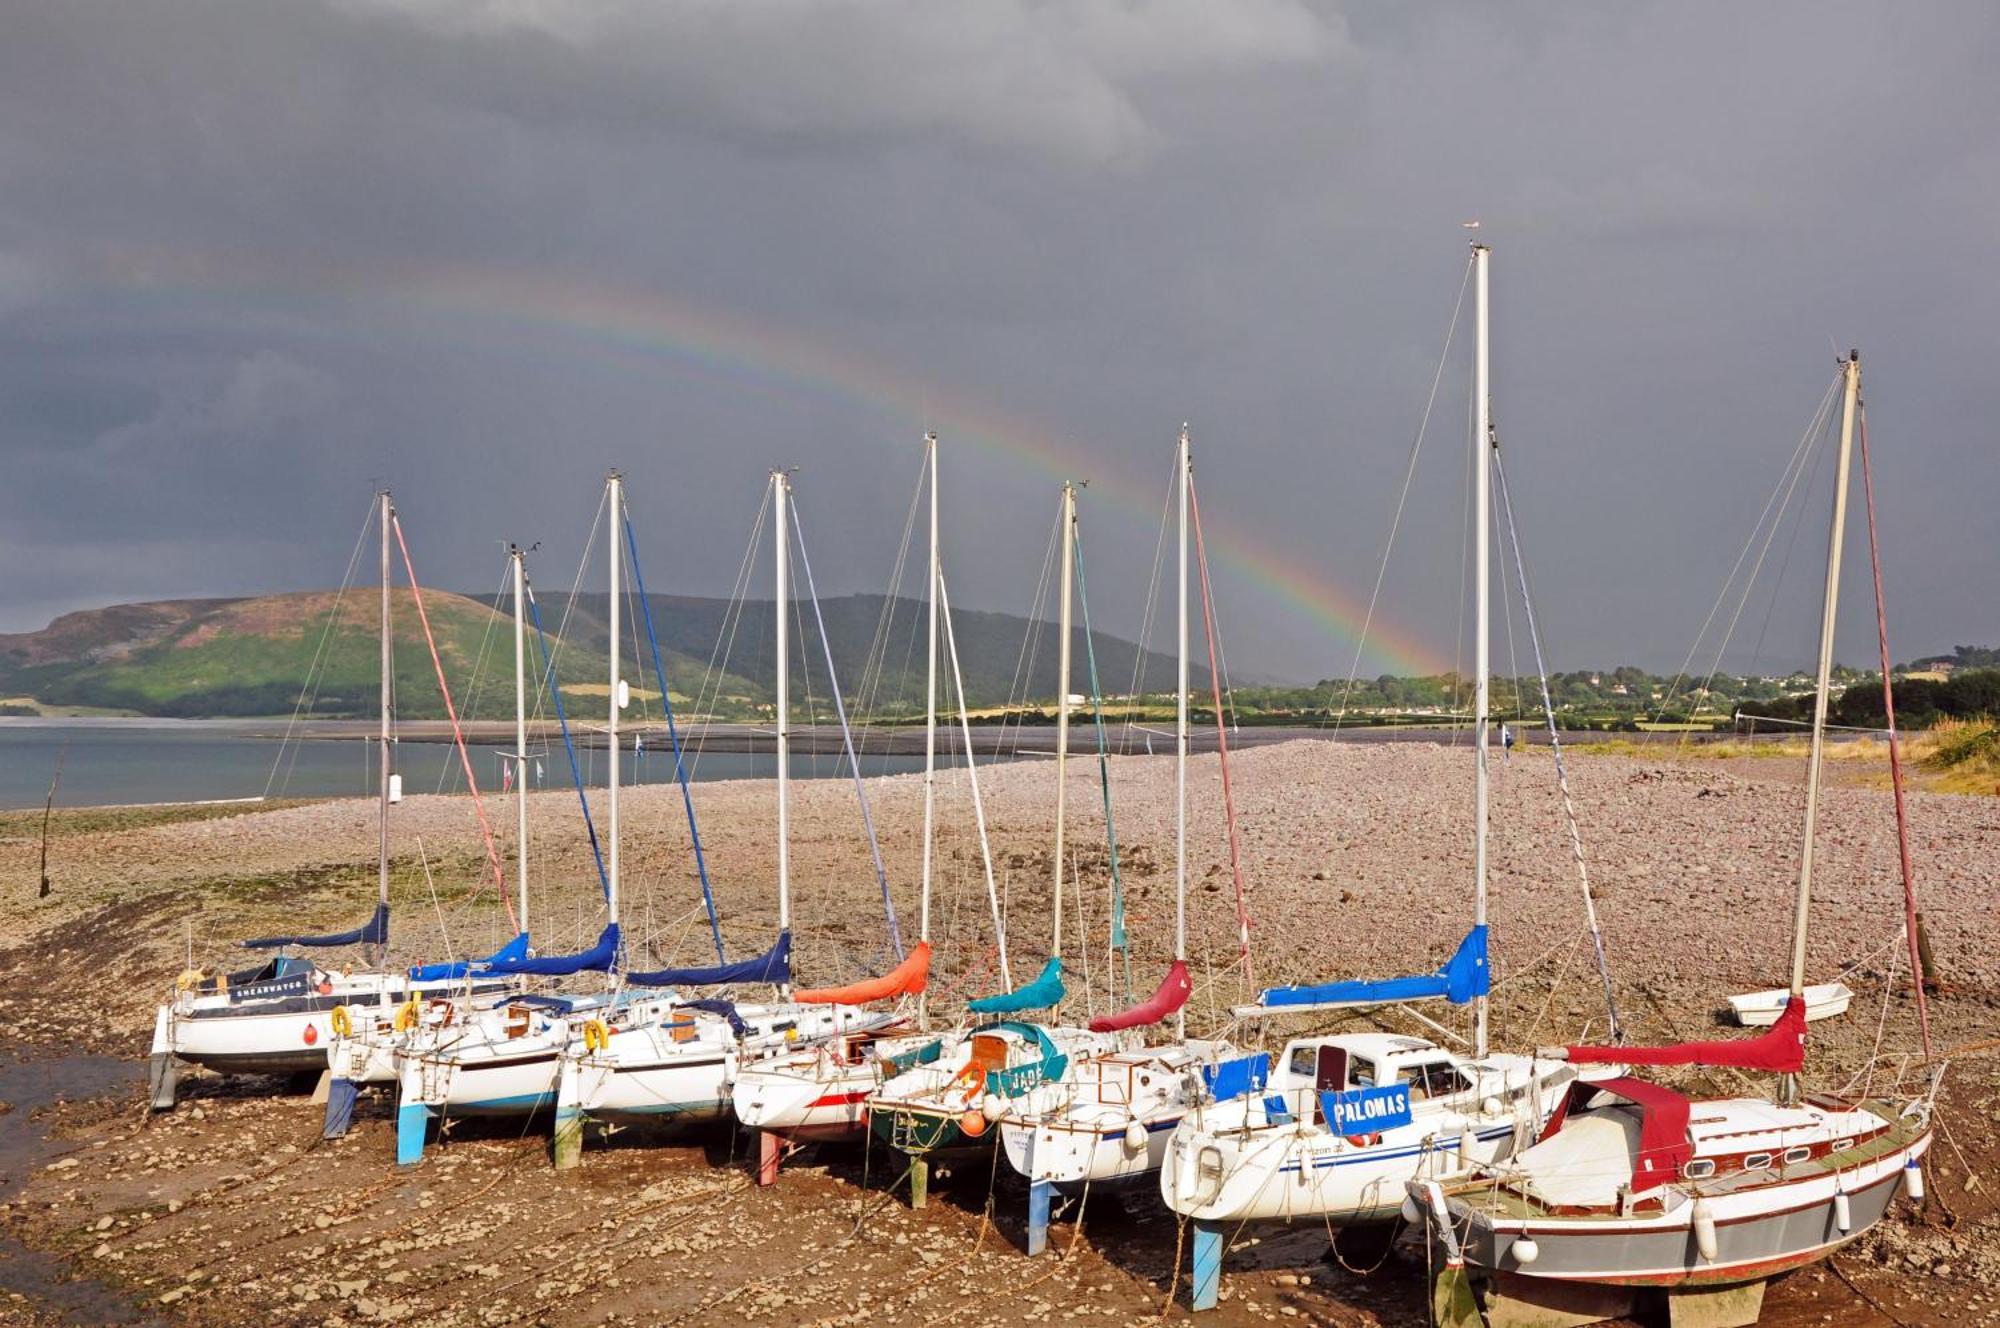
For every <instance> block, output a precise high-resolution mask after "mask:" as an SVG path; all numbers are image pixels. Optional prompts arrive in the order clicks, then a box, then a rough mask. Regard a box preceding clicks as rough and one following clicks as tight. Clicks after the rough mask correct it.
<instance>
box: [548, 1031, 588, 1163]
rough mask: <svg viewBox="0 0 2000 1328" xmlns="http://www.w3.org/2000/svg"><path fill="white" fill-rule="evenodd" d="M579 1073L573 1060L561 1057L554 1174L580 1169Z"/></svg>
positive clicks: (581, 1137)
mask: <svg viewBox="0 0 2000 1328" xmlns="http://www.w3.org/2000/svg"><path fill="white" fill-rule="evenodd" d="M580 1073H581V1072H580V1071H579V1070H578V1068H577V1063H576V1061H575V1059H574V1058H572V1057H569V1056H564V1057H562V1069H561V1071H559V1072H558V1074H557V1078H556V1135H555V1146H554V1153H555V1164H556V1170H557V1171H571V1170H574V1169H575V1168H577V1167H579V1166H582V1165H583V1104H582V1102H581V1101H580V1096H581V1094H580V1088H581V1084H580V1083H579V1078H580Z"/></svg>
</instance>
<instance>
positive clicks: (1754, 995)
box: [1729, 982, 1854, 1028]
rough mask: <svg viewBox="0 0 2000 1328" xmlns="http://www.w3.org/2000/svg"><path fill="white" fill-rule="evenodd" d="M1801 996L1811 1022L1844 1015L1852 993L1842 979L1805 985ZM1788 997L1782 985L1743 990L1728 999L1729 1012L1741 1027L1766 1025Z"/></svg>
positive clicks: (1775, 1017) (1783, 1007)
mask: <svg viewBox="0 0 2000 1328" xmlns="http://www.w3.org/2000/svg"><path fill="white" fill-rule="evenodd" d="M1805 998H1806V1022H1807V1023H1812V1022H1813V1021H1815V1020H1818V1019H1831V1018H1833V1017H1834V1016H1835V1015H1842V1014H1846V1013H1847V1003H1848V1002H1849V1001H1851V1000H1853V999H1854V993H1853V991H1852V990H1850V989H1849V988H1848V985H1847V984H1846V983H1845V982H1821V983H1818V984H1816V985H1814V986H1811V987H1807V988H1806V990H1805ZM1791 999H1792V996H1791V993H1790V992H1788V991H1786V990H1785V989H1784V988H1782V987H1776V988H1773V989H1772V990H1770V991H1753V992H1747V993H1745V994H1744V995H1741V996H1731V997H1730V998H1729V1012H1730V1013H1731V1014H1732V1015H1734V1016H1735V1018H1736V1022H1737V1023H1739V1024H1741V1025H1743V1026H1744V1027H1745V1028H1769V1027H1771V1025H1773V1024H1775V1023H1777V1022H1778V1016H1779V1015H1780V1014H1782V1013H1783V1012H1784V1009H1785V1005H1786V1004H1787V1003H1788V1002H1789V1001H1790V1000H1791Z"/></svg>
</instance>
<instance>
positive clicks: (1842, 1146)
mask: <svg viewBox="0 0 2000 1328" xmlns="http://www.w3.org/2000/svg"><path fill="white" fill-rule="evenodd" d="M1852 1147H1854V1141H1853V1140H1852V1139H1836V1140H1834V1141H1833V1151H1834V1152H1836V1153H1844V1152H1846V1151H1847V1150H1848V1149H1850V1148H1852Z"/></svg>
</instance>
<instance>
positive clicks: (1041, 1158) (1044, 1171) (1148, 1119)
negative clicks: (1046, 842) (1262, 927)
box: [1000, 426, 1235, 1254]
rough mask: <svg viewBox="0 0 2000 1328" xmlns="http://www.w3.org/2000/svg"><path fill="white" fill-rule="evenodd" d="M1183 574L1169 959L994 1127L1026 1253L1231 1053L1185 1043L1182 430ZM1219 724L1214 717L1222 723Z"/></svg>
mask: <svg viewBox="0 0 2000 1328" xmlns="http://www.w3.org/2000/svg"><path fill="white" fill-rule="evenodd" d="M1175 459H1176V464H1175V488H1176V500H1175V505H1176V507H1177V509H1178V513H1179V517H1178V526H1179V532H1180V534H1179V548H1180V571H1179V597H1178V599H1179V603H1178V620H1177V621H1178V637H1177V639H1178V647H1179V648H1178V655H1177V660H1178V666H1177V671H1176V686H1175V696H1174V797H1175V811H1174V827H1175V830H1174V957H1173V962H1172V964H1171V965H1170V966H1169V967H1168V969H1167V972H1166V975H1165V976H1164V977H1163V978H1162V979H1161V981H1160V984H1159V986H1158V988H1157V989H1156V990H1155V991H1154V993H1153V995H1152V996H1151V997H1149V998H1148V999H1147V1000H1145V1001H1142V1002H1140V1003H1139V1004H1137V1005H1134V1006H1132V1007H1131V1008H1129V1009H1127V1010H1123V1011H1119V1012H1116V1013H1112V1014H1106V1015H1101V1016H1099V1017H1098V1018H1096V1019H1093V1020H1091V1022H1090V1028H1091V1030H1092V1031H1093V1032H1097V1033H1108V1034H1116V1035H1120V1041H1121V1042H1122V1043H1124V1044H1125V1045H1121V1046H1120V1047H1118V1048H1117V1049H1115V1050H1112V1051H1109V1052H1106V1053H1104V1054H1102V1055H1097V1056H1088V1057H1083V1058H1080V1059H1076V1060H1073V1061H1072V1062H1071V1063H1070V1066H1069V1068H1068V1071H1067V1072H1066V1073H1065V1074H1063V1075H1062V1076H1061V1077H1060V1078H1059V1079H1056V1080H1053V1081H1051V1082H1048V1083H1045V1084H1041V1085H1038V1086H1037V1087H1035V1088H1033V1089H1032V1090H1030V1091H1029V1092H1028V1093H1027V1094H1026V1095H1025V1096H1024V1097H1022V1098H1020V1099H1019V1100H1017V1101H1016V1102H1015V1103H1014V1104H1013V1105H1012V1107H1011V1108H1010V1110H1009V1112H1008V1114H1007V1115H1006V1117H1005V1118H1003V1119H1002V1121H1001V1122H1000V1139H1001V1143H1002V1145H1003V1146H1004V1148H1005V1151H1006V1154H1007V1161H1008V1163H1009V1164H1010V1165H1011V1166H1012V1167H1013V1168H1014V1169H1015V1170H1016V1171H1018V1172H1019V1173H1020V1174H1022V1175H1023V1176H1026V1177H1027V1178H1028V1180H1029V1183H1030V1191H1029V1204H1028V1211H1029V1226H1028V1252H1029V1253H1030V1254H1038V1253H1040V1252H1041V1250H1042V1248H1043V1246H1044V1244H1045V1243H1046V1239H1047V1226H1048V1211H1049V1201H1050V1195H1049V1190H1050V1189H1051V1187H1054V1188H1059V1189H1065V1190H1069V1189H1074V1188H1076V1187H1078V1186H1080V1185H1083V1184H1086V1183H1090V1184H1100V1185H1102V1184H1118V1183H1131V1182H1133V1181H1137V1180H1142V1179H1144V1178H1146V1177H1149V1176H1151V1175H1152V1174H1153V1173H1154V1172H1156V1171H1157V1170H1159V1166H1160V1161H1161V1159H1162V1158H1163V1157H1164V1156H1165V1155H1166V1148H1167V1141H1168V1139H1169V1137H1170V1136H1171V1134H1172V1132H1173V1130H1174V1127H1175V1126H1177V1125H1179V1124H1180V1121H1181V1118H1182V1117H1183V1116H1185V1115H1186V1114H1187V1113H1188V1111H1189V1110H1190V1109H1191V1107H1192V1105H1193V1102H1194V1100H1195V1098H1196V1097H1197V1096H1198V1095H1199V1094H1200V1093H1201V1092H1202V1091H1204V1090H1203V1089H1202V1087H1201V1084H1202V1078H1201V1072H1202V1071H1203V1070H1204V1069H1205V1068H1212V1067H1214V1066H1216V1065H1217V1064H1219V1063H1220V1062H1221V1061H1223V1060H1225V1059H1227V1058H1229V1057H1230V1056H1232V1055H1234V1053H1235V1048H1234V1047H1232V1046H1231V1045H1230V1044H1229V1043H1228V1042H1226V1041H1214V1040H1199V1039H1197V1040H1189V1039H1188V1037H1187V1014H1186V1010H1185V1008H1184V1007H1185V1006H1186V1004H1187V1000H1188V996H1189V994H1190V992H1191V990H1192V983H1191V982H1190V980H1189V977H1188V964H1187V958H1188V955H1187V758H1188V539H1187V537H1188V501H1189V479H1190V477H1191V474H1192V470H1193V461H1192V458H1191V456H1190V454H1189V450H1188V431H1187V428H1186V426H1182V429H1181V434H1180V444H1179V447H1178V449H1177V451H1176V453H1175ZM1219 720H1220V717H1219V716H1218V722H1219ZM1167 1019H1172V1020H1173V1021H1174V1028H1173V1036H1172V1038H1171V1039H1169V1040H1168V1041H1166V1042H1163V1043H1158V1044H1154V1045H1150V1046H1149V1045H1146V1044H1144V1043H1143V1042H1142V1041H1141V1040H1140V1038H1141V1035H1140V1034H1138V1033H1137V1032H1136V1030H1139V1029H1144V1028H1149V1027H1152V1026H1155V1025H1158V1024H1160V1023H1161V1022H1163V1021H1165V1020H1167Z"/></svg>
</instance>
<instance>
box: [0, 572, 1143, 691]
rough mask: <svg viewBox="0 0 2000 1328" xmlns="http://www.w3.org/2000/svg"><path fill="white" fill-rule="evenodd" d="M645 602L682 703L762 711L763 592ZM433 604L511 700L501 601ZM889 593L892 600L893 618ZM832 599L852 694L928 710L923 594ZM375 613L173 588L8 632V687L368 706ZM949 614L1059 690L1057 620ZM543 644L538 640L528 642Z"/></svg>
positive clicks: (798, 660) (976, 680) (445, 647)
mask: <svg viewBox="0 0 2000 1328" xmlns="http://www.w3.org/2000/svg"><path fill="white" fill-rule="evenodd" d="M336 599H338V605H337V608H338V611H337V612H336V611H335V610H336ZM566 599H567V597H566V596H564V595H561V594H558V595H555V596H553V597H550V596H544V597H543V598H542V601H541V609H542V621H543V624H544V626H545V627H546V628H547V629H548V630H549V632H550V633H551V638H550V639H551V648H552V649H553V650H555V652H556V654H557V662H558V672H559V676H560V677H561V679H562V682H563V685H564V688H565V699H566V700H567V701H568V702H569V704H570V705H571V707H572V709H577V710H579V711H581V710H584V709H587V708H588V703H587V702H586V701H585V700H584V697H585V696H586V695H587V694H589V693H590V692H592V691H595V692H596V694H597V695H599V696H601V695H602V694H603V693H602V690H601V689H602V688H603V687H604V685H605V677H604V663H603V660H604V653H605V647H606V636H607V623H606V610H607V607H608V604H607V600H606V597H605V596H604V595H601V594H599V595H579V596H577V597H576V603H575V605H574V606H573V608H572V606H570V605H568V604H567V603H566ZM650 604H651V607H652V611H653V619H654V624H655V626H656V628H657V629H658V631H659V633H660V645H661V649H662V651H663V653H664V655H665V657H666V670H667V678H668V684H669V686H670V687H671V689H672V691H673V693H674V698H675V702H676V704H678V705H685V704H687V703H688V702H690V701H692V700H693V699H694V698H695V697H696V696H697V694H699V695H700V697H701V699H702V701H703V702H704V703H705V706H706V708H707V709H708V710H709V711H710V712H711V713H714V714H718V715H723V716H742V715H754V714H756V713H758V712H759V711H760V710H763V709H767V708H768V707H769V705H770V701H771V676H772V672H773V655H774V635H775V633H774V624H773V622H772V606H771V602H770V601H768V600H765V601H754V600H753V601H749V602H747V603H745V604H744V605H743V606H742V612H741V615H740V617H739V618H738V619H737V620H736V621H735V622H734V625H733V631H730V632H725V627H726V626H728V625H729V617H730V615H729V604H728V602H727V601H724V600H718V599H703V598H697V597H690V596H678V595H654V596H651V597H650ZM424 606H425V608H426V609H427V610H428V611H429V614H430V621H431V628H432V631H433V632H434V634H435V635H436V638H437V646H438V654H439V656H440V657H441V658H442V660H443V663H444V669H445V674H446V676H447V677H448V678H449V679H450V681H451V685H452V689H453V696H454V700H455V701H456V702H457V704H458V706H459V710H460V713H461V714H462V715H467V716H471V717H477V718H499V717H501V715H502V714H503V713H511V698H512V688H511V685H510V684H511V678H512V671H513V644H512V639H511V630H512V622H511V618H509V617H507V616H504V615H503V613H502V612H500V611H499V610H503V609H505V608H506V607H507V606H506V605H505V604H504V603H497V602H496V603H482V602H481V600H480V599H479V598H476V597H471V596H464V595H455V594H451V593H449V592H446V591H438V590H430V591H426V592H425V593H424ZM885 607H889V608H892V609H893V613H892V615H891V616H890V619H889V630H888V631H887V632H886V633H883V632H882V631H881V624H882V622H883V617H884V611H885ZM821 611H822V613H823V615H824V617H825V620H826V632H827V636H828V638H829V639H830V641H831V644H832V649H833V656H834V660H835V664H836V666H837V668H838V669H839V671H840V682H841V686H842V690H843V692H844V694H845V695H846V697H847V699H848V702H849V705H850V706H851V707H858V706H860V705H866V707H867V708H868V710H869V711H870V712H871V713H875V714H893V713H896V712H898V711H902V712H905V713H907V712H911V711H916V710H919V709H920V708H921V706H922V704H923V686H924V674H923V605H922V604H921V603H918V602H916V601H913V600H907V599H899V600H897V601H895V602H894V604H893V605H892V606H890V605H888V604H887V601H886V600H885V597H883V596H880V595H856V596H846V597H842V598H838V599H831V600H827V601H824V602H823V603H822V605H821ZM377 612H378V601H377V599H376V596H375V593H374V592H373V591H349V592H347V594H345V595H344V596H339V597H336V595H335V593H334V592H332V591H304V592H296V593H291V594H283V595H266V596H260V597H257V598H252V599H187V600H162V601H156V602H152V603H146V604H121V605H115V606H113V607H110V608H105V609H92V610H86V611H83V612H78V613H71V614H65V615H64V616H62V617H60V618H58V619H56V620H55V621H54V622H52V623H50V624H49V626H47V627H46V628H43V629H42V630H41V631H39V632H23V633H17V634H12V635H0V698H4V697H8V696H17V697H31V698H33V699H34V700H35V701H36V702H39V703H41V704H43V705H50V706H87V707H101V708H105V709H113V710H125V711H132V712H136V713H138V714H142V715H157V716H168V717H180V718H212V717H225V716H258V715H276V714H289V713H291V710H292V708H293V706H294V705H295V704H297V703H298V701H299V698H300V693H301V689H302V688H304V687H306V684H307V681H308V678H309V677H311V678H316V682H315V684H314V685H313V686H312V687H311V688H310V689H308V692H307V705H306V712H307V713H308V714H312V715H316V716H321V717H329V718H331V717H354V716H369V715H373V714H374V713H375V711H376V704H377V662H376V661H377V643H376V635H375V633H376V615H377ZM392 618H393V621H394V624H395V634H394V652H395V681H394V687H395V695H396V708H397V711H398V713H399V714H401V715H403V716H404V717H406V718H411V719H419V718H437V717H442V715H443V714H444V705H443V702H442V700H441V698H440V696H439V693H438V687H437V680H436V675H435V673H434V672H433V670H432V667H431V660H430V653H429V651H428V649H427V648H426V646H425V644H424V638H423V628H422V626H421V624H420V622H419V620H418V617H417V614H416V611H415V605H414V600H413V597H412V596H411V594H410V592H409V591H407V590H398V591H397V592H395V597H394V600H393V603H392ZM953 622H954V626H955V628H956V631H957V635H958V647H959V657H960V663H961V667H962V669H963V671H964V675H965V686H966V691H967V693H968V696H969V698H970V700H971V702H972V704H973V705H975V706H992V705H997V704H1001V703H1003V702H1004V701H1006V700H1007V699H1008V697H1009V696H1010V695H1018V694H1023V693H1025V694H1026V695H1028V696H1031V697H1043V698H1047V697H1052V696H1053V695H1054V693H1055V690H1056V677H1055V674H1056V640H1055V638H1056V631H1055V629H1054V627H1053V626H1051V625H1047V624H1040V625H1036V624H1031V623H1030V621H1029V620H1028V619H1025V618H1022V617H1018V616H1016V615H1012V614H999V613H980V612H977V611H967V610H961V611H959V612H958V613H957V614H955V615H954V619H953ZM796 623H797V627H798V631H797V632H795V634H794V639H793V649H792V669H793V680H794V681H793V689H792V690H793V699H794V702H795V704H796V705H798V706H801V707H804V706H806V704H807V703H808V701H809V700H810V701H811V702H812V703H813V713H815V714H816V715H817V717H818V718H821V719H830V718H831V712H830V709H829V706H830V702H829V698H828V688H827V677H826V664H825V656H824V653H823V649H822V646H821V644H820V638H819V633H818V631H817V628H816V627H815V625H814V622H813V615H812V609H811V606H810V605H809V604H802V605H800V606H799V609H798V618H797V620H796ZM1031 627H1036V628H1037V629H1038V633H1039V640H1038V648H1037V649H1036V651H1035V658H1034V659H1033V660H1032V661H1031V667H1028V668H1026V669H1025V670H1023V669H1021V668H1020V667H1019V666H1020V661H1021V653H1022V643H1023V640H1024V639H1025V637H1026V636H1027V634H1028V632H1029V630H1030V628H1031ZM625 628H626V648H625V665H624V674H625V677H626V679H627V680H628V681H629V682H630V683H631V684H632V685H633V687H635V688H641V689H645V690H647V691H651V690H654V682H653V668H652V659H651V655H650V652H649V650H648V647H647V645H646V640H645V625H644V620H643V618H642V617H641V616H640V615H639V614H638V613H637V612H636V611H631V612H628V613H627V615H626V623H625ZM559 629H560V631H561V632H562V638H561V640H558V639H557V637H556V633H557V632H558V630H559ZM718 641H725V642H726V649H725V651H724V652H723V654H724V655H725V656H726V657H725V658H721V659H720V660H719V661H718V662H719V664H720V665H721V666H722V667H721V668H719V670H718V672H717V673H716V674H715V675H713V676H711V675H710V673H709V667H710V660H711V659H716V658H717V657H718V652H717V642H718ZM1094 645H1095V648H1096V652H1097V663H1098V674H1099V678H1100V680H1101V682H1102V684H1103V687H1104V690H1105V691H1106V692H1108V693H1119V692H1123V691H1125V690H1126V689H1127V688H1128V687H1129V686H1130V685H1131V680H1132V671H1133V662H1134V660H1135V659H1137V657H1138V648H1137V647H1136V646H1134V645H1133V644H1132V643H1131V642H1128V641H1123V640H1120V639H1118V638H1116V637H1112V636H1108V635H1106V634H1104V633H1097V634H1095V636H1094ZM534 649H535V648H534V647H533V646H532V644H531V646H530V650H531V653H532V652H534ZM1074 649H1075V665H1074V667H1075V670H1076V673H1075V678H1074V680H1073V686H1074V689H1075V690H1077V691H1079V692H1082V691H1087V690H1088V688H1089V680H1088V675H1087V673H1086V672H1085V660H1086V655H1085V651H1084V641H1083V635H1082V633H1081V632H1078V633H1077V634H1076V640H1075V645H1074ZM871 657H873V658H878V659H880V660H883V661H885V662H884V663H882V664H881V665H880V666H879V668H878V669H877V670H876V671H875V672H874V673H873V674H872V675H870V674H869V670H868V669H867V661H868V660H869V659H870V658H871ZM315 660H318V665H319V666H318V669H317V672H315V669H314V662H315ZM1017 672H1025V674H1026V682H1025V685H1022V684H1020V683H1018V682H1017V679H1016V674H1017ZM1147 678H1148V679H1149V681H1150V685H1151V686H1152V687H1154V688H1158V687H1159V686H1161V685H1163V684H1164V683H1166V681H1167V679H1168V674H1167V672H1166V666H1165V665H1164V664H1163V662H1162V661H1160V660H1158V659H1154V660H1153V661H1152V662H1151V663H1150V664H1149V666H1148V669H1147ZM705 680H706V681H705ZM864 688H865V691H866V693H867V694H866V695H865V696H864V695H863V692H864ZM571 689H575V691H574V692H572V690H571ZM804 717H805V716H804V714H803V713H802V714H801V718H804Z"/></svg>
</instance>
